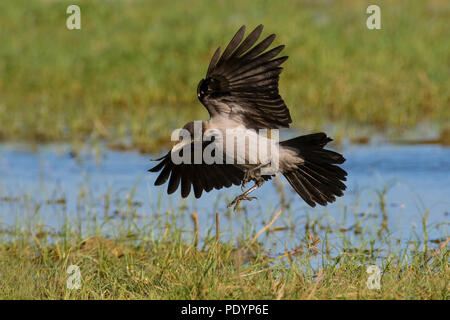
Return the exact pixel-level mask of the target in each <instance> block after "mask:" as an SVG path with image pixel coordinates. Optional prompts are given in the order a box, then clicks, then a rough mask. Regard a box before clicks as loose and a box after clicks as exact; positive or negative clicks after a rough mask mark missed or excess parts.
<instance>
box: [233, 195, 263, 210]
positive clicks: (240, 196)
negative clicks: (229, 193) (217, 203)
mask: <svg viewBox="0 0 450 320" xmlns="http://www.w3.org/2000/svg"><path fill="white" fill-rule="evenodd" d="M255 199H258V198H257V197H248V196H247V195H246V194H241V195H239V196H237V197H236V198H234V200H233V201H231V202H230V203H229V204H228V208H230V207H232V206H234V208H233V211H236V209H237V207H238V206H239V203H240V202H241V201H244V200H247V201H252V200H255Z"/></svg>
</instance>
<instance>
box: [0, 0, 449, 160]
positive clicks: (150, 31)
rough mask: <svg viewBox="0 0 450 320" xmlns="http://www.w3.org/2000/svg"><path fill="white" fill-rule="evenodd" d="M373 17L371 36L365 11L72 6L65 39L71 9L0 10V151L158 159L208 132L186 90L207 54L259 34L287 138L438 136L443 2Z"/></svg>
mask: <svg viewBox="0 0 450 320" xmlns="http://www.w3.org/2000/svg"><path fill="white" fill-rule="evenodd" d="M377 3H378V4H379V5H380V7H381V13H382V30H378V31H369V30H368V29H367V28H366V26H365V20H366V18H367V15H366V13H365V9H366V7H367V6H368V4H369V2H366V1H356V0H352V1H332V2H321V1H317V2H316V1H314V2H312V1H282V2H275V1H262V2H260V3H258V5H255V4H254V2H253V1H243V0H232V1H226V2H225V1H213V2H211V1H199V0H197V1H193V2H192V1H190V2H186V1H175V2H174V1H134V0H130V1H117V0H113V1H109V2H108V4H107V5H106V4H105V3H103V2H101V1H95V2H93V1H83V0H81V1H77V4H78V5H79V6H80V7H81V14H82V17H81V19H82V29H81V30H79V31H69V30H67V29H66V27H65V19H66V17H67V15H66V13H65V11H66V8H67V6H68V5H69V4H72V2H71V1H52V0H47V1H44V0H41V1H37V0H32V1H28V0H19V1H2V2H1V3H0V21H1V28H0V42H1V43H2V45H1V46H0V96H1V100H0V121H1V125H0V138H1V139H3V140H8V141H11V140H15V141H17V140H20V141H30V142H39V143H42V142H49V141H69V142H74V143H80V142H84V141H86V140H99V139H101V140H106V141H107V142H108V143H109V144H110V146H111V147H115V148H137V149H140V150H141V151H143V152H148V151H155V150H157V151H159V149H160V147H161V145H165V144H167V143H168V139H169V138H168V137H169V136H170V132H171V131H172V130H173V129H174V128H178V127H180V126H182V125H184V123H186V122H188V121H190V120H192V119H206V118H207V112H206V111H205V110H204V108H203V107H202V106H201V105H200V104H199V102H198V101H197V100H196V92H195V90H196V85H197V83H198V81H199V80H200V79H201V78H202V77H203V76H204V74H205V72H206V68H207V65H208V62H209V58H210V56H211V54H212V53H213V51H214V50H215V48H216V47H217V46H219V45H221V46H224V45H225V44H226V43H227V41H229V39H230V38H231V36H232V35H233V34H234V32H235V31H236V30H237V29H238V27H239V26H240V25H242V24H246V25H247V26H248V27H249V28H253V27H255V26H256V25H258V24H260V23H263V24H264V25H265V27H266V29H265V31H264V35H267V34H269V33H272V32H274V33H277V34H278V35H279V37H278V38H277V40H276V44H281V43H283V44H286V49H285V54H287V55H289V56H290V59H289V60H288V62H287V63H286V64H285V72H284V73H283V74H282V77H281V83H280V85H281V93H282V95H283V97H285V100H286V102H287V104H288V106H289V107H290V110H291V113H292V116H293V123H294V126H295V127H297V128H302V129H303V130H305V131H310V130H323V129H327V130H328V131H331V132H330V133H331V134H333V136H335V137H336V138H337V139H338V140H339V139H341V138H342V137H343V136H344V135H345V136H350V137H352V136H356V137H358V136H359V135H365V134H367V132H370V131H371V130H374V129H375V130H387V131H388V134H391V135H392V136H395V137H396V138H397V137H398V135H399V133H400V134H402V133H404V132H405V131H407V130H409V129H410V128H412V127H415V126H417V125H420V124H423V123H425V124H426V125H429V124H431V125H432V126H436V127H437V128H444V127H445V125H446V124H448V121H449V119H450V114H449V112H450V108H449V107H448V106H449V105H450V96H449V90H448V87H450V83H449V81H450V80H449V77H448V73H449V64H448V61H449V52H450V46H449V44H450V40H449V38H448V30H447V29H448V20H449V19H450V7H449V4H448V1H446V0H433V1H412V0H410V1H406V0H405V1H396V2H392V1H377ZM370 4H373V1H372V2H370ZM330 124H333V125H332V126H330ZM444 129H445V128H444ZM391 131H392V132H391Z"/></svg>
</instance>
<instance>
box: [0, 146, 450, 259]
mask: <svg viewBox="0 0 450 320" xmlns="http://www.w3.org/2000/svg"><path fill="white" fill-rule="evenodd" d="M70 150H71V149H70V147H69V146H67V145H46V146H40V147H38V148H37V152H33V151H32V150H30V149H29V148H27V147H25V146H22V145H17V144H3V145H0V199H1V201H0V220H1V222H2V224H3V225H4V226H10V225H13V224H16V225H17V224H21V223H22V220H21V219H24V220H25V219H30V217H28V216H27V214H28V215H29V213H26V212H25V211H26V210H27V208H28V209H29V210H36V209H33V208H36V207H38V208H39V222H40V223H41V224H44V225H47V226H51V227H55V228H57V226H58V225H59V224H60V222H61V214H67V215H68V216H71V215H72V216H77V217H78V218H79V219H81V220H88V219H91V218H92V216H98V218H99V219H101V218H102V217H104V216H106V215H109V214H113V213H111V212H114V206H116V207H117V208H120V207H121V206H123V205H124V203H121V202H120V199H122V200H124V199H130V200H131V202H132V206H135V209H134V212H135V213H136V215H135V216H136V221H137V222H136V223H138V224H139V223H141V224H145V222H146V218H148V217H149V216H150V215H152V214H155V213H162V212H165V211H167V210H178V209H177V208H180V206H181V207H182V208H184V209H183V210H185V211H186V212H188V213H190V212H193V211H196V212H198V214H199V221H200V229H201V230H203V234H204V233H205V232H206V231H205V230H208V229H211V228H213V227H214V224H215V213H216V212H219V213H220V214H222V215H224V216H225V217H226V218H225V220H224V221H226V225H227V227H224V228H223V231H224V235H223V236H225V237H235V238H237V237H239V234H240V233H242V232H250V233H252V232H255V231H256V230H259V229H260V228H262V227H263V226H264V225H265V224H266V223H267V222H268V221H269V220H270V218H271V217H272V216H273V215H274V214H275V212H276V211H277V210H278V209H279V208H283V213H282V215H281V217H280V218H279V219H278V220H277V221H276V222H275V223H274V225H273V227H285V228H289V230H290V231H284V232H276V233H273V234H272V235H271V236H267V235H266V236H262V237H261V240H266V243H267V245H268V247H270V248H271V249H272V250H275V251H282V250H283V249H282V248H283V246H284V244H286V243H287V244H289V245H290V246H291V247H294V246H295V245H296V244H298V243H299V242H300V239H299V237H301V235H304V230H305V227H309V226H311V224H313V223H312V222H314V221H320V223H321V225H322V226H323V225H327V226H330V228H332V229H333V228H334V229H339V230H341V232H351V231H352V230H353V231H354V228H355V224H357V222H358V221H359V219H361V220H364V221H366V222H367V221H368V222H371V224H372V225H373V226H377V227H378V228H379V227H380V226H381V225H382V223H383V221H385V222H386V223H387V224H386V227H387V229H386V233H387V234H389V235H393V236H394V237H395V238H396V239H399V240H400V241H401V242H404V241H407V240H408V239H412V238H417V239H420V238H422V237H423V230H422V219H423V217H424V213H425V212H427V211H429V215H428V219H427V221H426V224H427V228H428V229H429V232H430V234H429V238H430V239H437V240H439V239H442V238H443V237H444V238H445V237H446V236H448V231H447V228H448V223H449V221H450V220H449V216H448V211H449V208H450V199H449V197H450V148H448V147H442V146H436V145H419V146H417V145H415V146H398V145H389V144H378V145H362V146H361V145H347V146H345V147H344V148H343V150H340V152H342V153H343V154H344V156H345V157H346V159H347V161H346V162H345V164H344V165H343V167H344V169H345V170H347V172H348V181H347V186H348V188H347V191H346V192H345V194H344V197H342V198H340V199H339V200H338V201H336V202H335V203H333V204H331V205H328V206H327V207H316V208H310V207H308V206H307V205H306V204H305V203H304V202H303V201H302V200H301V199H300V198H299V197H298V196H297V195H296V194H294V193H293V192H292V190H291V189H290V187H289V186H288V184H287V182H286V180H284V178H280V179H277V182H276V184H277V185H279V184H281V185H284V188H283V190H284V191H283V192H282V194H283V197H284V198H285V200H284V201H283V204H282V203H280V193H279V192H278V191H277V190H276V187H275V186H274V184H273V183H271V182H269V183H266V184H265V185H264V186H263V187H262V188H260V190H258V191H256V192H255V195H256V196H257V197H258V200H256V201H252V202H247V203H245V206H244V207H245V208H244V209H245V210H242V211H241V212H238V213H230V212H229V211H228V210H227V209H226V204H227V203H228V202H229V201H230V200H231V199H232V198H233V197H234V196H236V195H237V194H239V192H240V188H239V187H233V188H230V189H226V190H221V191H217V190H213V191H211V192H210V193H208V194H204V195H203V196H202V198H201V199H199V200H196V199H195V198H194V197H193V196H192V195H191V196H190V197H189V198H188V199H186V200H182V199H181V197H180V195H179V191H178V192H177V193H176V194H175V195H171V196H168V195H166V194H165V190H166V187H167V186H163V187H154V186H153V185H152V184H153V182H154V180H155V178H156V174H150V173H148V172H147V169H149V168H150V167H151V166H152V165H153V163H152V162H151V161H150V158H151V156H148V155H141V154H139V153H136V152H116V151H104V152H102V155H101V156H100V158H98V157H95V155H94V154H93V153H90V152H84V153H81V154H82V155H81V156H79V157H73V156H72V155H71V152H70ZM383 189H385V191H386V192H385V198H384V199H385V201H384V202H383V201H382V199H383V196H382V192H383ZM107 198H109V199H111V201H112V202H113V204H111V205H110V206H109V205H108V208H107V209H105V201H106V199H107ZM19 199H22V200H23V199H27V200H26V201H19ZM80 199H81V200H80ZM115 199H119V200H117V201H116V202H114V201H115ZM123 202H125V201H123ZM36 203H40V205H39V206H34V207H33V204H36ZM114 203H115V204H114ZM58 206H59V207H58ZM106 211H108V212H106ZM227 212H228V214H226V213H227ZM383 213H384V215H383ZM32 215H33V214H32ZM383 218H384V219H383ZM180 219H184V220H182V221H181V223H182V224H183V225H185V226H186V230H191V229H192V223H191V221H189V216H188V215H187V218H186V217H184V218H180ZM186 219H187V220H186ZM147 221H148V220H147ZM292 226H293V227H292ZM357 234H358V232H354V235H352V237H357ZM334 237H340V236H339V235H338V234H335V235H334ZM415 240H416V239H415ZM355 242H357V239H356V238H355Z"/></svg>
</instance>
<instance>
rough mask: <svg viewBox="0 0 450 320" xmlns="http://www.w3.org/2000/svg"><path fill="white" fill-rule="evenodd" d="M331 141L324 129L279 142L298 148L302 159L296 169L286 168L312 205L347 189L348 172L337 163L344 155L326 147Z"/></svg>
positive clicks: (332, 197) (323, 201)
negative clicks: (320, 131) (345, 182)
mask: <svg viewBox="0 0 450 320" xmlns="http://www.w3.org/2000/svg"><path fill="white" fill-rule="evenodd" d="M330 141H332V139H331V138H329V137H327V135H326V134H325V133H314V134H309V135H306V136H301V137H297V138H294V139H290V140H286V141H283V142H281V143H280V145H281V146H283V147H288V148H290V149H292V150H295V151H296V152H297V154H298V156H299V157H301V158H302V159H303V162H302V163H300V164H298V165H297V166H296V168H295V169H289V171H287V172H283V174H284V176H285V177H286V179H287V180H288V181H289V183H290V184H291V186H292V187H293V188H294V190H295V191H296V192H297V193H298V194H299V195H300V197H302V199H303V200H305V201H306V203H308V204H309V205H310V206H311V207H315V206H316V203H318V204H320V205H323V206H325V205H327V203H331V202H334V201H335V200H336V197H340V196H342V195H343V191H344V190H345V189H346V186H345V184H344V183H343V182H342V181H346V180H347V179H346V176H347V172H345V170H343V169H341V168H340V167H338V166H337V164H341V163H344V161H345V158H344V157H343V156H342V155H341V154H339V153H337V152H334V151H331V150H326V149H324V146H325V145H326V144H327V143H328V142H330Z"/></svg>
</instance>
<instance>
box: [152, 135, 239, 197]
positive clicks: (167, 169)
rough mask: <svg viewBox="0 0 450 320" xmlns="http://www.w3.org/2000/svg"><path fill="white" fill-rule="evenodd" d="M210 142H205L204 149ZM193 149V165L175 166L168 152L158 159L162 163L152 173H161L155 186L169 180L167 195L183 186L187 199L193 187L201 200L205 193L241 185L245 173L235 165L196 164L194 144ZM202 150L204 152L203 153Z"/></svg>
mask: <svg viewBox="0 0 450 320" xmlns="http://www.w3.org/2000/svg"><path fill="white" fill-rule="evenodd" d="M209 143H210V142H204V143H203V144H202V149H203V150H204V148H205V147H206V146H207V145H208V144H209ZM190 147H191V155H192V159H191V163H190V164H185V163H181V164H175V163H173V161H172V158H171V152H168V153H167V154H166V155H165V156H164V157H162V158H160V159H157V160H159V161H160V162H159V163H158V164H157V165H156V166H155V167H153V168H151V169H150V170H149V171H150V172H159V171H161V173H160V174H159V176H158V178H157V179H156V181H155V186H159V185H162V184H164V183H165V182H166V181H167V180H169V184H168V187H167V193H168V194H172V193H174V192H175V191H176V190H177V189H178V187H179V186H180V184H181V196H182V197H183V198H186V197H187V196H188V195H189V193H190V192H191V187H192V189H193V190H194V194H195V197H196V198H200V196H201V195H202V192H203V191H206V192H209V191H211V190H212V189H213V188H214V189H222V188H223V187H226V188H229V187H231V186H232V185H233V184H234V185H240V184H241V182H242V180H243V178H244V172H243V171H242V170H241V169H239V168H238V167H237V166H235V165H233V164H225V163H224V164H215V163H213V164H206V163H201V164H194V161H193V160H194V158H193V155H194V148H195V147H194V143H190ZM203 150H202V151H203Z"/></svg>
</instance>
